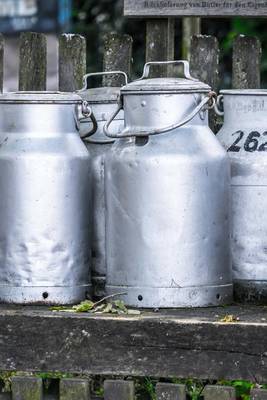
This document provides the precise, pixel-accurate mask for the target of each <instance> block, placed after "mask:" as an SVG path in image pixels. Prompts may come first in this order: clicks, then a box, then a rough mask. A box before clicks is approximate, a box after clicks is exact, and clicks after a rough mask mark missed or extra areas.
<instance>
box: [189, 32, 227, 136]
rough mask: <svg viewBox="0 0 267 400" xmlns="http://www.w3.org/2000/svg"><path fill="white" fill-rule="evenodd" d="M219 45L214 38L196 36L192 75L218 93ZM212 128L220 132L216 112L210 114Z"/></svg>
mask: <svg viewBox="0 0 267 400" xmlns="http://www.w3.org/2000/svg"><path fill="white" fill-rule="evenodd" d="M219 56H220V49H219V43H218V40H217V38H216V37H214V36H205V35H195V36H193V37H192V40H191V57H190V68H191V74H192V76H194V77H195V78H198V79H199V80H200V81H203V82H205V83H207V84H208V85H210V86H211V88H212V90H214V91H218V86H219ZM209 122H210V128H211V129H212V130H213V131H218V127H217V124H218V118H217V117H216V114H215V112H214V111H210V112H209Z"/></svg>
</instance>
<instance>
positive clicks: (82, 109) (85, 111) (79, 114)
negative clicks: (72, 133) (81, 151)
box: [76, 100, 97, 139]
mask: <svg viewBox="0 0 267 400" xmlns="http://www.w3.org/2000/svg"><path fill="white" fill-rule="evenodd" d="M88 118H90V119H91V121H92V123H93V127H92V129H91V130H90V131H89V132H87V133H85V134H84V135H80V137H81V139H85V138H87V137H89V136H92V135H93V134H94V133H96V131H97V121H96V119H95V116H94V114H93V113H92V109H91V107H90V105H89V103H88V101H86V100H84V101H83V102H82V103H81V104H78V105H77V108H76V125H77V127H78V129H79V123H80V122H81V121H82V120H84V119H88Z"/></svg>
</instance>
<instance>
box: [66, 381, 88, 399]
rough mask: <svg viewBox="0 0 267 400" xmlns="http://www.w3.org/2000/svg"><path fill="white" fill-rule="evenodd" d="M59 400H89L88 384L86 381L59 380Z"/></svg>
mask: <svg viewBox="0 0 267 400" xmlns="http://www.w3.org/2000/svg"><path fill="white" fill-rule="evenodd" d="M59 388H60V390H59V391H60V394H59V400H75V399H77V400H89V399H90V391H89V382H88V380H86V379H78V378H77V379H69V378H64V379H61V380H60V386H59Z"/></svg>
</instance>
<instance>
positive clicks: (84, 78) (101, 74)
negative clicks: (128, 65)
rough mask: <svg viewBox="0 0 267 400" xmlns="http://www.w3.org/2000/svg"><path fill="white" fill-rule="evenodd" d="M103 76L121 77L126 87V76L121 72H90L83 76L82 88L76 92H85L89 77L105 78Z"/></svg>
mask: <svg viewBox="0 0 267 400" xmlns="http://www.w3.org/2000/svg"><path fill="white" fill-rule="evenodd" d="M105 75H122V76H123V77H124V80H125V82H124V84H125V85H127V83H128V76H127V74H126V73H125V72H123V71H104V72H91V73H89V74H86V75H84V77H83V87H82V89H80V90H78V92H84V91H85V90H87V79H88V78H90V77H91V76H105Z"/></svg>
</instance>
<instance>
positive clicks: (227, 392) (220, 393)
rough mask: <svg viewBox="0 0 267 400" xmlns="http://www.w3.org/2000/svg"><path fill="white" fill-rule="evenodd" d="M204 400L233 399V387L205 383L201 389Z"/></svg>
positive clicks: (234, 397)
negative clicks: (202, 389)
mask: <svg viewBox="0 0 267 400" xmlns="http://www.w3.org/2000/svg"><path fill="white" fill-rule="evenodd" d="M203 394H204V399H205V400H215V399H216V400H235V399H236V395H235V388H233V387H230V386H229V387H227V386H216V385H207V386H206V387H205V389H204V391H203Z"/></svg>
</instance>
